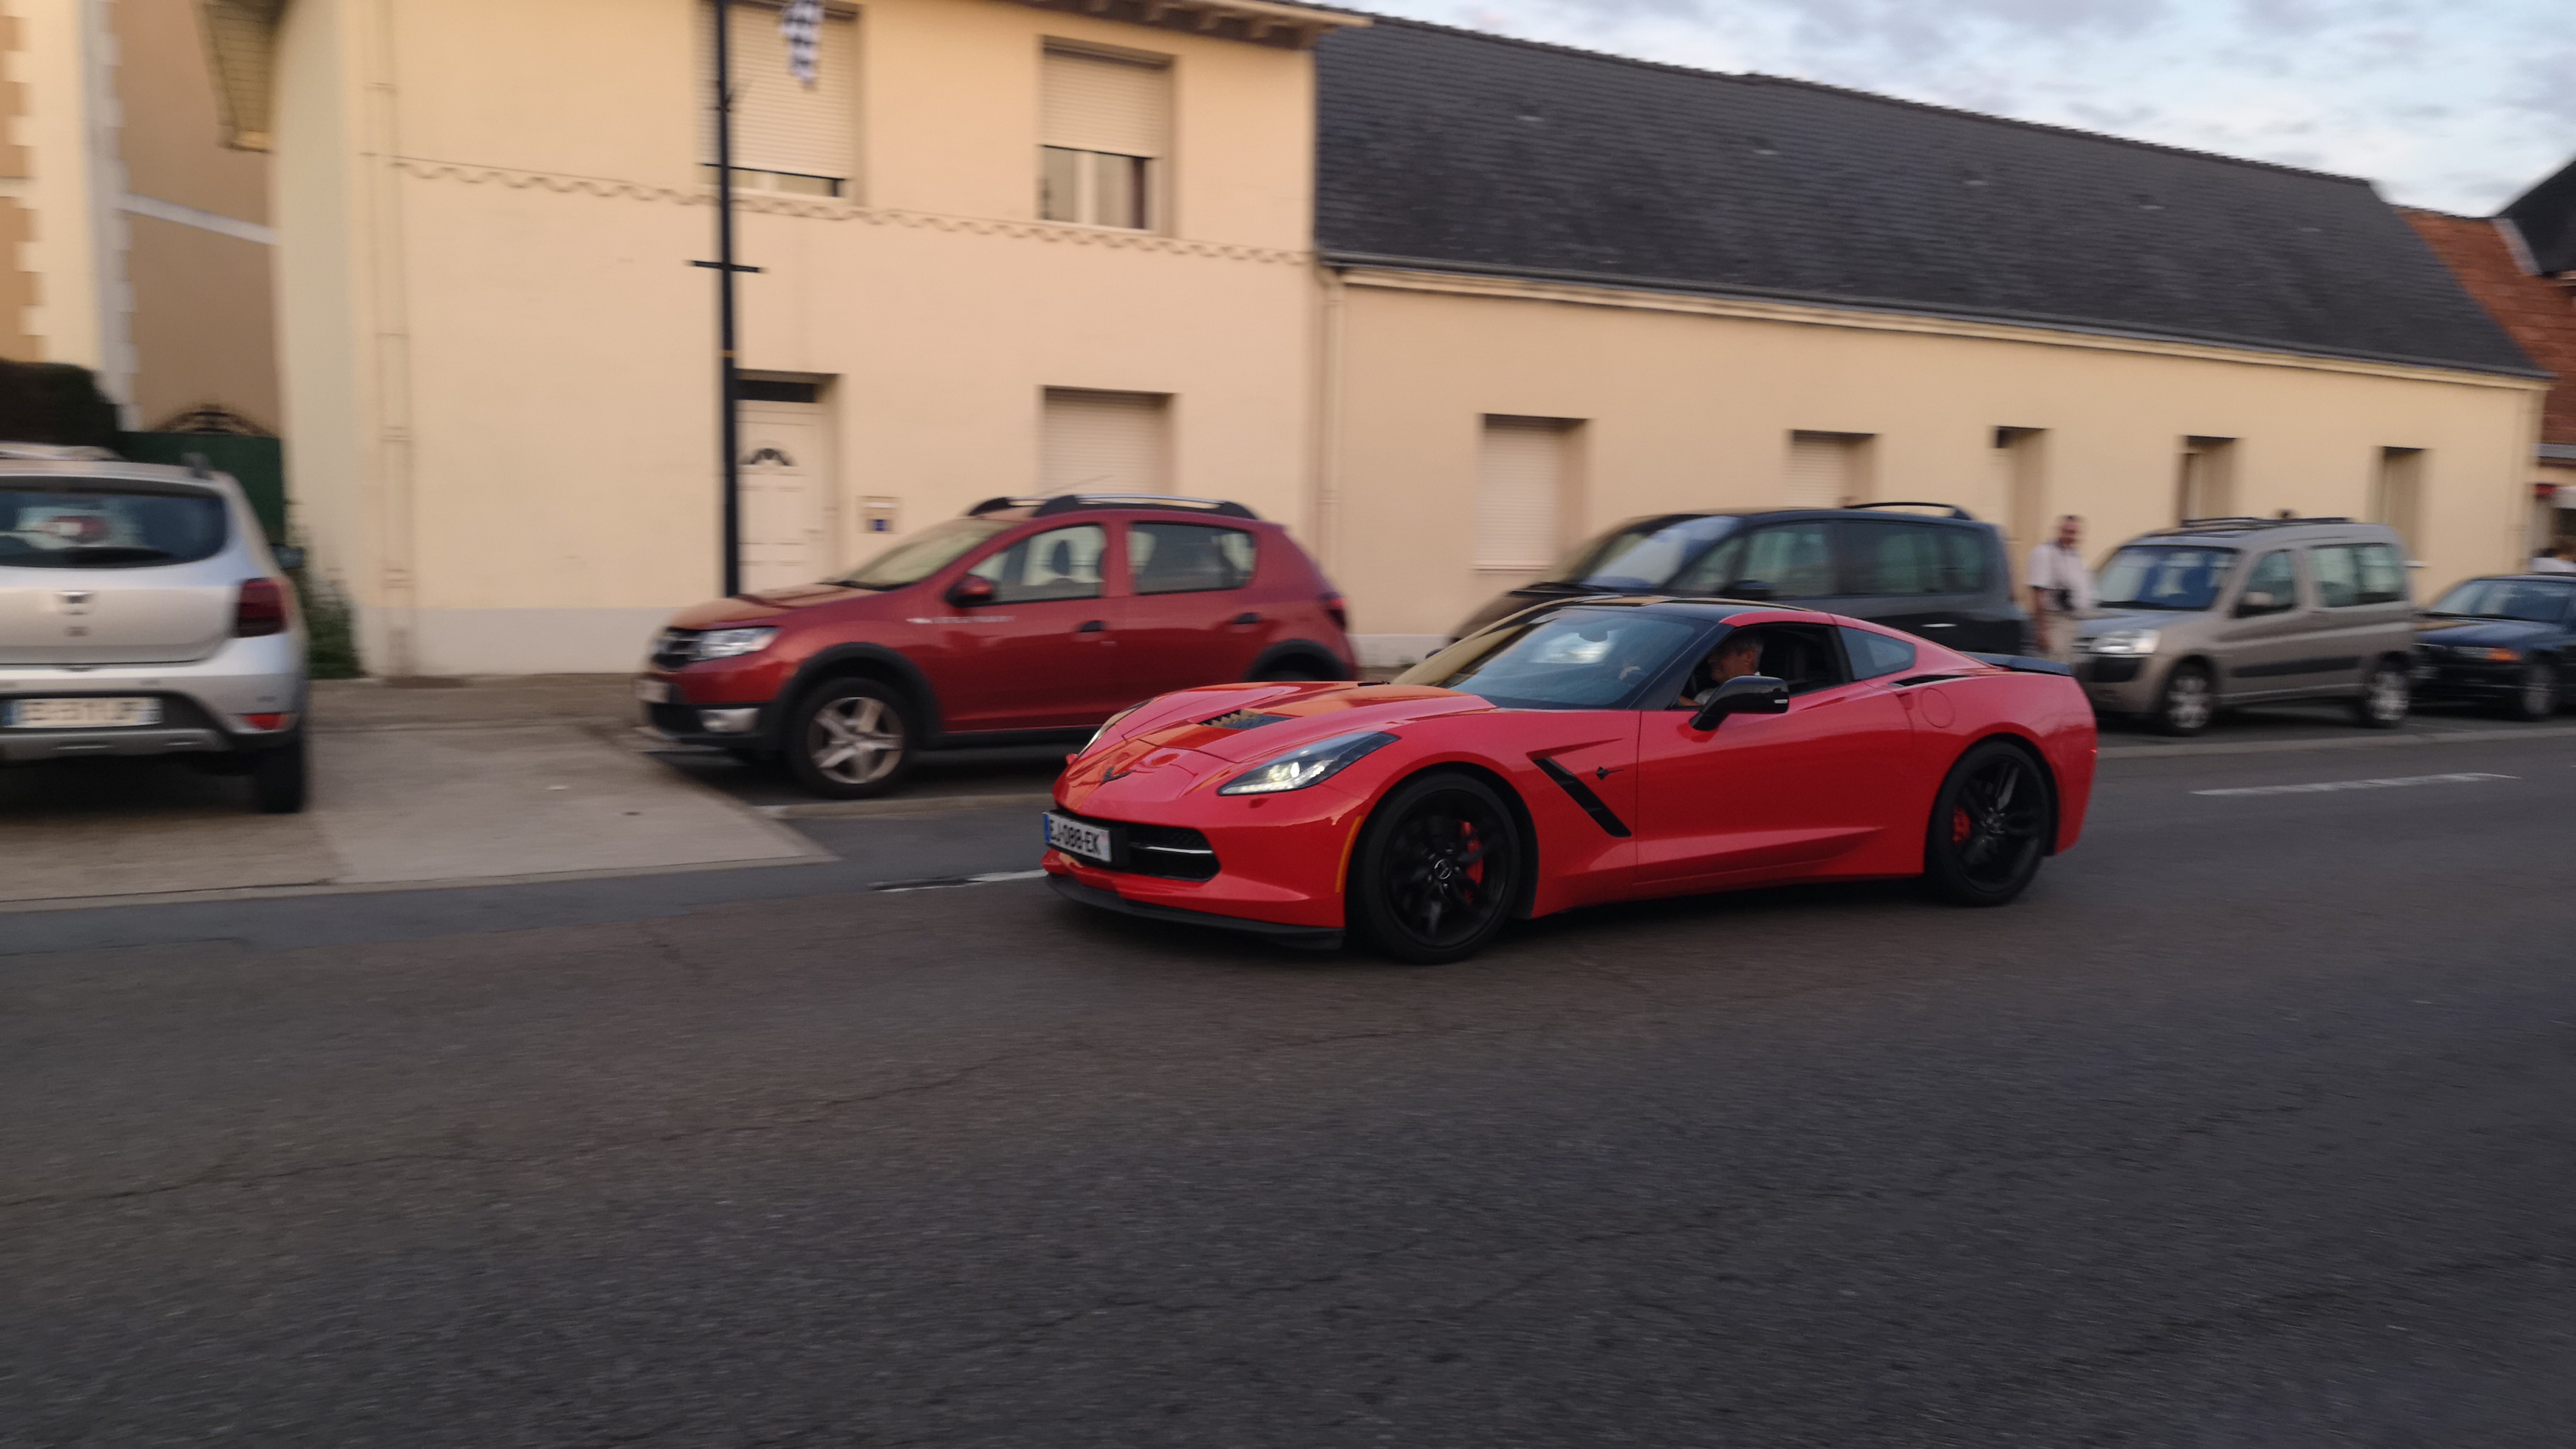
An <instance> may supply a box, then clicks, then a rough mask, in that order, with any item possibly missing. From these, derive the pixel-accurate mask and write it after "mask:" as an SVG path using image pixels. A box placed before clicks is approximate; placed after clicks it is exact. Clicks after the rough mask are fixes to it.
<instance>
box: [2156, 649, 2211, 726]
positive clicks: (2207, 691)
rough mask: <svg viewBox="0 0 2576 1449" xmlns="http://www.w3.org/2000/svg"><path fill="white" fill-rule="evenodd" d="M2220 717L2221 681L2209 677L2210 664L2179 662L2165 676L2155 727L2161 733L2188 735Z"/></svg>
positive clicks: (2157, 702) (2158, 696)
mask: <svg viewBox="0 0 2576 1449" xmlns="http://www.w3.org/2000/svg"><path fill="white" fill-rule="evenodd" d="M2217 717H2218V685H2217V682H2216V681H2215V680H2213V679H2211V678H2210V675H2209V666H2208V665H2206V664H2201V663H2198V662H2196V661H2195V662H2186V663H2182V664H2177V665H2175V666H2174V667H2173V671H2172V672H2171V673H2169V674H2167V675H2166V676H2165V687H2164V689H2163V690H2162V691H2160V692H2159V693H2158V694H2157V695H2156V708H2155V713H2154V714H2153V715H2151V716H2150V718H2152V719H2153V720H2154V721H2155V725H2156V730H2157V732H2158V733H2161V734H2168V735H2175V736H2179V737H2181V738H2184V739H2188V738H2190V737H2191V736H2193V735H2196V734H2199V733H2200V732H2201V731H2202V730H2205V729H2207V728H2209V722H2210V721H2211V720H2213V719H2216V718H2217Z"/></svg>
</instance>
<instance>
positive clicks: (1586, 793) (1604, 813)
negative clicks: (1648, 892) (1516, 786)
mask: <svg viewBox="0 0 2576 1449" xmlns="http://www.w3.org/2000/svg"><path fill="white" fill-rule="evenodd" d="M1530 763H1531V764H1534V765H1536V766H1538V768H1539V773H1540V774H1543V775H1545V776H1547V777H1548V778H1549V779H1551V780H1554V781H1555V782H1556V783H1557V786H1558V788H1560V789H1562V790H1564V791H1565V793H1566V794H1568V795H1570V796H1572V797H1574V803H1575V804H1577V805H1579V806H1581V807H1582V808H1583V813H1584V814H1586V815H1589V816H1591V817H1592V823H1593V824H1595V825H1598V826H1600V827H1601V828H1602V829H1603V830H1606V831H1608V832H1610V833H1611V834H1612V835H1614V836H1617V837H1618V838H1619V839H1621V840H1625V839H1627V838H1628V835H1629V830H1628V822H1626V821H1624V820H1622V819H1620V818H1619V817H1618V816H1617V815H1615V814H1612V813H1611V810H1610V806H1609V804H1608V803H1607V802H1606V801H1604V800H1603V799H1602V798H1601V797H1600V796H1598V795H1595V794H1593V793H1592V787H1591V786H1589V785H1586V784H1584V783H1583V782H1582V781H1581V780H1579V779H1577V778H1575V776H1574V775H1573V774H1572V773H1571V772H1570V771H1568V770H1567V769H1566V768H1565V767H1564V766H1563V765H1560V764H1558V763H1557V762H1556V761H1554V760H1551V759H1548V758H1546V757H1544V756H1541V755H1532V756H1530Z"/></svg>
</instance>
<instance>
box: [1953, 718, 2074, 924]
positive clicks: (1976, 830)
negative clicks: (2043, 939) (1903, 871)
mask: <svg viewBox="0 0 2576 1449" xmlns="http://www.w3.org/2000/svg"><path fill="white" fill-rule="evenodd" d="M2056 819H2057V812H2056V809H2055V808H2054V806H2053V804H2052V802H2051V800H2050V795H2049V788H2048V780H2047V777H2046V775H2045V774H2044V773H2043V772H2042V770H2041V769H2040V766H2039V763H2038V762H2037V761H2035V760H2033V759H2032V758H2031V757H2030V755H2029V754H2028V753H2027V752H2025V751H2024V750H2022V749H2021V748H2020V747H2019V746H2017V745H2009V744H2006V743H2004V742H2003V741H2001V740H1988V741H1986V742H1985V743H1983V744H1981V745H1978V746H1977V747H1975V748H1974V749H1971V750H1970V751H1968V752H1967V753H1966V754H1965V755H1962V756H1960V757H1959V763H1958V764H1956V765H1953V766H1952V767H1951V768H1950V778H1948V779H1947V780H1944V781H1942V782H1941V793H1940V794H1939V795H1937V796H1935V797H1933V801H1932V824H1931V829H1930V831H1929V833H1928V836H1927V838H1926V839H1925V840H1924V842H1923V879H1924V882H1925V884H1927V885H1929V886H1930V887H1931V888H1932V892H1933V894H1935V895H1937V896H1939V897H1940V898H1941V899H1943V900H1946V901H1951V902H1954V903H1956V904H1958V905H1963V906H2000V905H2002V904H2004V903H2005V902H2007V901H2010V900H2011V899H2013V898H2014V897H2015V896H2018V895H2020V894H2021V893H2022V891H2023V890H2025V889H2027V888H2028V887H2029V885H2030V882H2031V878H2032V877H2034V876H2036V875H2038V874H2039V863H2040V861H2041V860H2042V859H2043V858H2044V857H2046V856H2047V854H2048V840H2049V835H2050V833H2051V832H2052V831H2053V830H2054V829H2055V827H2056Z"/></svg>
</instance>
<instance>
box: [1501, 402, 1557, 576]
mask: <svg viewBox="0 0 2576 1449" xmlns="http://www.w3.org/2000/svg"><path fill="white" fill-rule="evenodd" d="M1577 426H1578V424H1577V423H1575V422H1574V421H1572V420H1570V419H1566V418H1516V417H1499V416H1489V417H1487V418H1486V419H1485V432H1484V438H1483V440H1482V443H1481V444H1480V446H1479V447H1478V450H1477V454H1476V567H1478V568H1480V569H1503V570H1513V569H1537V568H1544V567H1546V566H1547V565H1548V564H1549V563H1551V562H1553V561H1554V560H1555V558H1556V554H1557V551H1558V549H1559V548H1561V547H1562V546H1563V545H1564V541H1565V521H1566V519H1567V517H1568V516H1569V515H1570V513H1571V512H1572V510H1571V508H1570V507H1569V495H1570V493H1571V492H1572V488H1573V481H1574V431H1575V428H1576V427H1577Z"/></svg>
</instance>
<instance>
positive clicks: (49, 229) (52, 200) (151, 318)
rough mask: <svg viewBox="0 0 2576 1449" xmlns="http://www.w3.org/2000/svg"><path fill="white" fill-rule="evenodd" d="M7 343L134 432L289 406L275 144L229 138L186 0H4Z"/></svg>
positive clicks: (0, 92) (0, 173) (2, 182)
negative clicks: (270, 154)
mask: <svg viewBox="0 0 2576 1449" xmlns="http://www.w3.org/2000/svg"><path fill="white" fill-rule="evenodd" d="M0 55H4V56H5V63H0V77H5V85H0V113H5V114H6V115H7V116H8V118H9V120H8V127H9V129H8V135H7V144H5V145H0V241H6V242H8V243H10V244H11V245H10V246H9V248H8V250H7V251H6V252H5V253H0V256H5V257H6V258H8V259H9V264H8V265H0V355H5V356H7V357H10V358H14V359H18V360H21V361H32V362H70V363H77V364H79V365H80V366H83V367H87V368H89V369H91V370H92V371H93V372H94V373H96V374H97V376H98V380H99V386H100V390H101V391H102V392H104V393H106V394H107V396H108V397H109V398H111V399H112V400H114V401H115V402H116V403H117V404H118V406H119V410H120V412H121V413H122V414H123V418H124V424H125V426H126V427H127V428H129V429H136V430H143V429H151V428H156V427H159V426H161V425H163V424H165V423H167V422H169V421H171V420H172V419H174V418H176V417H178V416H180V415H182V414H186V413H189V412H192V411H195V410H197V409H201V408H209V407H212V408H220V409H223V410H224V411H225V412H227V413H229V414H233V415H235V416H236V417H237V418H238V419H240V420H241V422H243V423H247V424H248V425H249V426H251V427H254V428H257V429H259V430H262V431H271V432H273V431H275V430H276V428H277V425H278V420H279V413H280V406H279V395H278V372H277V357H276V349H275V346H274V330H273V329H274V318H275V298H274V294H273V291H272V288H271V285H270V273H269V266H270V261H271V252H272V250H273V243H274V240H275V238H274V236H273V234H272V233H271V232H270V230H269V225H268V165H267V161H266V158H264V157H262V156H259V155H257V154H254V153H251V152H247V151H243V150H240V149H236V148H233V147H229V146H226V145H225V144H224V139H225V138H224V132H223V129H222V127H221V126H220V124H219V122H218V119H217V108H216V98H215V93H214V89H213V86H212V85H211V83H210V80H209V76H208V71H207V66H206V51H205V46H204V43H203V41H202V40H201V39H200V34H199V27H198V21H197V16H196V13H195V6H194V5H193V4H192V0H0Z"/></svg>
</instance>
